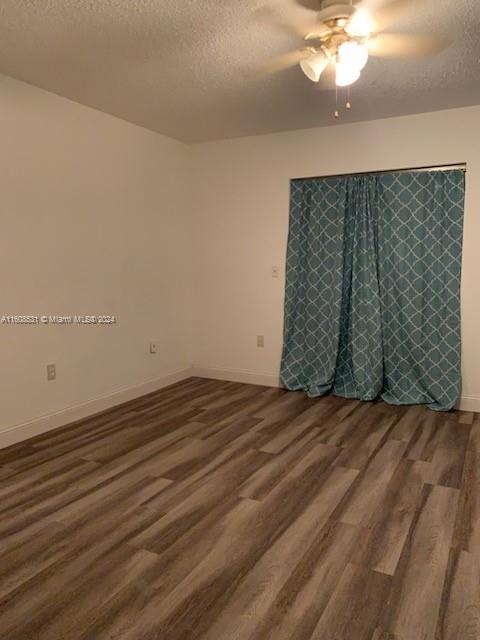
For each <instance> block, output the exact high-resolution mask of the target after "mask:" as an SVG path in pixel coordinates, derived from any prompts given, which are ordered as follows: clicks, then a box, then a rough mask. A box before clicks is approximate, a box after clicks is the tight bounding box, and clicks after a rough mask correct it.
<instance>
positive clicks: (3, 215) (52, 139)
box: [0, 76, 192, 444]
mask: <svg viewBox="0 0 480 640" xmlns="http://www.w3.org/2000/svg"><path fill="white" fill-rule="evenodd" d="M0 140H1V143H0V220H1V225H0V274H1V281H2V286H1V287H0V316H1V315H4V314H6V315H10V314H47V315H48V314H59V315H68V314H75V313H77V314H114V315H115V316H117V318H118V323H117V324H116V325H115V326H112V327H93V326H8V325H0V361H1V367H0V431H4V432H5V430H8V429H10V428H11V427H14V426H15V425H24V424H25V423H28V422H29V421H31V420H36V419H41V420H40V422H42V420H43V422H42V424H41V425H38V424H37V423H35V424H34V425H33V426H32V429H31V430H30V431H29V430H28V429H27V430H26V431H25V429H24V430H23V431H22V430H20V431H18V433H17V431H15V433H13V432H12V431H9V435H8V437H7V436H5V433H4V434H3V436H4V437H3V438H2V437H0V441H1V443H0V444H5V443H8V442H13V441H15V440H16V439H18V438H20V437H25V436H26V435H31V434H32V433H35V432H36V430H37V431H38V430H42V429H43V427H45V425H46V426H55V424H54V423H55V420H57V422H58V423H62V422H67V421H68V420H69V419H73V418H74V417H77V416H78V415H80V414H81V413H82V411H83V413H85V412H86V413H87V414H88V413H91V412H93V411H95V410H98V409H101V408H103V407H104V406H107V405H108V404H112V403H113V402H114V401H120V400H122V399H125V397H126V396H125V394H123V395H122V394H119V395H117V396H114V397H113V398H110V396H111V394H114V393H115V392H117V391H118V390H122V389H129V390H130V395H136V394H137V395H139V394H140V393H141V391H142V390H148V389H149V386H148V385H147V386H143V387H141V388H140V389H139V388H138V385H142V384H143V385H144V383H148V382H149V381H153V382H152V383H151V386H152V388H153V387H155V386H158V384H159V383H160V382H161V381H169V380H172V379H175V377H176V376H177V375H180V376H181V374H182V372H184V371H185V369H186V368H188V367H190V366H191V362H192V356H191V348H192V343H191V325H192V306H191V299H192V298H191V279H190V276H191V255H192V248H191V240H192V237H191V223H190V219H189V216H190V208H189V202H190V200H191V197H190V193H189V191H188V184H189V176H190V173H191V165H190V162H189V158H190V150H189V148H188V147H187V146H185V145H183V144H181V143H178V142H176V141H173V140H171V139H168V138H165V137H162V136H160V135H158V134H156V133H152V132H150V131H147V130H145V129H142V128H140V127H136V126H134V125H131V124H128V123H126V122H123V121H121V120H118V119H116V118H113V117H111V116H107V115H104V114H102V113H100V112H98V111H95V110H93V109H89V108H87V107H83V106H80V105H78V104H75V103H73V102H70V101H68V100H66V99H64V98H60V97H57V96H54V95H52V94H50V93H47V92H45V91H41V90H39V89H36V88H34V87H31V86H29V85H26V84H23V83H20V82H17V81H14V80H12V79H9V78H5V77H1V76H0ZM150 340H156V341H157V342H158V354H157V355H155V356H152V355H149V353H148V345H149V341H150ZM52 362H53V363H56V365H57V380H56V381H55V382H47V379H46V369H45V368H46V364H47V363H52ZM178 372H180V373H178ZM102 398H104V399H105V398H107V399H106V400H104V401H103V400H100V401H99V402H93V403H92V401H95V400H97V399H102ZM85 403H88V404H85ZM72 408H73V411H70V412H68V411H67V412H66V413H61V414H57V412H61V411H63V410H65V409H72ZM55 416H58V418H56V417H55ZM37 427H38V428H37ZM0 436H1V433H0Z"/></svg>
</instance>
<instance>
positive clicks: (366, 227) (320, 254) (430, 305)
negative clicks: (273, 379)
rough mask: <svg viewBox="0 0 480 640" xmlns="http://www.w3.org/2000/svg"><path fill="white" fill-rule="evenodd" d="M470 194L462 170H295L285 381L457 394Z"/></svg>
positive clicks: (392, 392) (388, 396)
mask: <svg viewBox="0 0 480 640" xmlns="http://www.w3.org/2000/svg"><path fill="white" fill-rule="evenodd" d="M464 194H465V176H464V172H463V171H461V170H451V171H432V172H415V171H412V172H407V173H391V174H378V175H366V176H343V177H336V178H326V179H306V180H294V181H292V183H291V203H290V229H289V239H288V252H287V275H286V292H285V323H284V348H283V356H282V365H281V377H282V381H283V383H284V384H285V386H286V387H287V388H288V389H292V390H299V389H303V390H305V391H306V392H307V393H308V394H309V395H310V396H311V397H316V396H321V395H323V394H326V393H329V392H333V393H334V394H336V395H340V396H343V397H348V398H359V399H361V400H373V399H374V398H377V397H381V398H382V399H383V400H385V401H386V402H388V403H390V404H426V405H428V406H429V407H430V408H432V409H436V410H448V409H451V408H452V407H453V406H454V405H455V403H456V401H457V399H458V397H459V395H460V386H461V373H460V346H461V340H460V276H461V262H462V233H463V209H464Z"/></svg>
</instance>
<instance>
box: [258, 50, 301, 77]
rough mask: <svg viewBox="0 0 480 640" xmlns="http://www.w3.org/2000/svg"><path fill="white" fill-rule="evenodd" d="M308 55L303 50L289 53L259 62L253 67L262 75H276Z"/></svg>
mask: <svg viewBox="0 0 480 640" xmlns="http://www.w3.org/2000/svg"><path fill="white" fill-rule="evenodd" d="M309 55H311V53H310V52H309V51H307V50H305V49H300V50H298V51H290V52H289V53H284V54H283V55H279V56H275V57H274V58H270V59H269V60H265V61H263V62H260V63H259V64H258V65H255V66H256V69H257V70H258V71H259V72H260V73H263V74H270V73H278V72H279V71H284V70H285V69H290V68H291V67H294V66H295V65H297V64H299V63H300V62H301V61H302V60H303V59H305V58H307V57H308V56H309Z"/></svg>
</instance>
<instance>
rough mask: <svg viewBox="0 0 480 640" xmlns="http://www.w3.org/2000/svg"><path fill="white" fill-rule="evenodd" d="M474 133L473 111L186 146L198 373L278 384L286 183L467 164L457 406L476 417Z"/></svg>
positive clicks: (477, 171)
mask: <svg viewBox="0 0 480 640" xmlns="http://www.w3.org/2000/svg"><path fill="white" fill-rule="evenodd" d="M479 131H480V107H473V108H468V109H457V110H451V111H443V112H437V113H432V114H424V115H418V116H409V117H404V118H392V119H388V120H380V121H375V122H367V123H359V124H353V125H344V126H338V127H331V128H324V129H316V130H308V131H297V132H290V133H282V134H276V135H268V136H260V137H252V138H243V139H238V140H232V141H222V142H218V143H208V144H202V145H198V146H196V147H194V161H195V166H196V176H197V186H196V189H197V197H196V209H195V232H196V237H197V245H196V262H195V273H196V281H195V291H196V309H197V314H196V317H197V324H196V339H195V343H196V351H195V364H196V366H197V367H198V369H199V371H201V372H202V373H204V374H206V375H216V376H222V377H227V378H231V379H237V380H245V381H249V380H250V381H257V382H262V381H263V382H265V383H267V384H273V383H275V382H276V381H277V380H278V372H279V364H280V357H281V346H282V326H283V287H284V279H283V275H284V272H283V269H284V266H285V251H286V242H287V232H288V204H289V202H288V200H289V180H290V178H295V177H303V176H320V175H325V174H342V173H351V172H357V171H374V170H380V169H398V168H402V167H419V166H429V165H438V164H448V163H454V162H467V163H468V173H467V193H466V211H465V242H464V269H463V303H462V311H463V372H464V388H463V396H464V401H463V406H464V407H466V408H471V409H476V410H479V411H480V339H479V333H478V332H479V325H480V269H479V266H480V258H479V256H480V251H479V247H480V145H479V143H478V132H479ZM274 264H276V265H280V267H281V274H282V277H281V278H278V279H272V277H271V273H270V269H271V265H274ZM257 335H265V347H264V348H263V349H259V348H257V347H256V336H257Z"/></svg>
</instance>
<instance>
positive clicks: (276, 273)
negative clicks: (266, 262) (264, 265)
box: [272, 264, 280, 278]
mask: <svg viewBox="0 0 480 640" xmlns="http://www.w3.org/2000/svg"><path fill="white" fill-rule="evenodd" d="M279 276H280V269H279V268H278V267H277V265H276V264H274V265H272V278H278V277H279Z"/></svg>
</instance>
